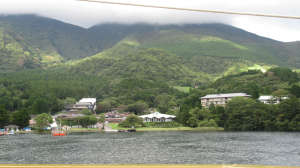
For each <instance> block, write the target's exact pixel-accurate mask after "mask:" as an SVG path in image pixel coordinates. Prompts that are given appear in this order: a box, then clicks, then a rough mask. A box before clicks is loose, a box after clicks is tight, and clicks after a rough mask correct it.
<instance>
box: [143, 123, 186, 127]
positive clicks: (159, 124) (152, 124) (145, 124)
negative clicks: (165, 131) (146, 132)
mask: <svg viewBox="0 0 300 168" xmlns="http://www.w3.org/2000/svg"><path fill="white" fill-rule="evenodd" d="M144 126H145V127H152V128H175V127H181V126H182V124H180V123H177V122H174V121H172V122H148V123H144Z"/></svg>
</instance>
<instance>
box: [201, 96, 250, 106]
mask: <svg viewBox="0 0 300 168" xmlns="http://www.w3.org/2000/svg"><path fill="white" fill-rule="evenodd" d="M234 97H250V95H247V94H246V93H226V94H209V95H206V96H204V97H201V105H202V107H206V108H208V107H209V106H210V105H211V104H214V105H218V106H225V105H226V104H227V102H228V101H230V100H231V99H232V98H234Z"/></svg>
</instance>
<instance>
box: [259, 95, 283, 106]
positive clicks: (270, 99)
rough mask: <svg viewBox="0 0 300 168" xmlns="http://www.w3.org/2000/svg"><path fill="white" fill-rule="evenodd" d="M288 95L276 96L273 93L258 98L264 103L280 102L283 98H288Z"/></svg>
mask: <svg viewBox="0 0 300 168" xmlns="http://www.w3.org/2000/svg"><path fill="white" fill-rule="evenodd" d="M287 98H288V97H287V96H284V97H276V96H271V95H264V96H259V98H258V100H259V101H260V102H262V103H264V104H279V103H280V102H281V101H282V100H285V99H287Z"/></svg>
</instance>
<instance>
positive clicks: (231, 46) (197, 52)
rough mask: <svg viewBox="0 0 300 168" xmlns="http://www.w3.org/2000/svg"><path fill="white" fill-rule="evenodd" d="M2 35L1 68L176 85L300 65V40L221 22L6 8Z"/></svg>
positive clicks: (0, 19)
mask: <svg viewBox="0 0 300 168" xmlns="http://www.w3.org/2000/svg"><path fill="white" fill-rule="evenodd" d="M0 34H2V35H1V36H0V42H2V45H1V46H0V51H1V52H0V58H1V62H0V68H1V72H6V71H16V70H21V69H27V68H35V67H43V68H46V67H49V66H50V67H53V65H57V64H60V66H59V67H65V69H70V70H71V71H72V72H79V71H83V73H91V74H97V75H99V76H102V75H104V76H109V77H113V78H114V79H116V80H117V79H118V78H126V77H128V76H132V75H134V76H138V77H141V78H149V79H150V78H155V79H160V80H161V79H165V80H168V81H170V83H177V84H180V83H191V82H194V83H197V81H198V82H199V81H200V83H203V82H205V81H206V82H207V81H210V80H214V79H216V78H219V77H221V76H223V75H228V74H233V73H238V72H242V71H245V70H248V69H251V68H252V69H259V68H266V67H270V66H285V67H290V68H300V60H299V59H300V52H299V51H300V45H299V42H293V43H283V42H279V41H275V40H272V39H268V38H264V37H260V36H257V35H255V34H253V33H249V32H246V31H244V30H241V29H238V28H235V27H232V26H228V25H224V24H199V25H197V24H194V25H193V24H190V25H147V24H133V25H124V24H102V25H97V26H94V27H91V28H88V29H85V28H81V27H78V26H75V25H71V24H67V23H63V22H60V21H57V20H54V19H49V18H43V17H38V16H34V15H14V16H13V15H11V16H1V17H0ZM7 39H10V40H7ZM8 41H9V43H8ZM0 44H1V43H0ZM92 55H94V56H92ZM23 62H24V63H23ZM66 62H67V63H66ZM61 63H63V65H62V64H61ZM149 72H151V73H149ZM174 81H175V82H174Z"/></svg>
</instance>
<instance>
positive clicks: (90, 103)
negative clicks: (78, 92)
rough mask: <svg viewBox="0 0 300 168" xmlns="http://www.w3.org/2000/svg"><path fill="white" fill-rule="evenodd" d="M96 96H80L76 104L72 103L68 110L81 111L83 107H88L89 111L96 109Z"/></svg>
mask: <svg viewBox="0 0 300 168" xmlns="http://www.w3.org/2000/svg"><path fill="white" fill-rule="evenodd" d="M96 101H97V99H96V98H82V99H80V100H79V101H78V102H77V103H76V104H74V105H73V106H72V108H71V110H70V111H81V110H83V109H89V110H91V111H95V110H96Z"/></svg>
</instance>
